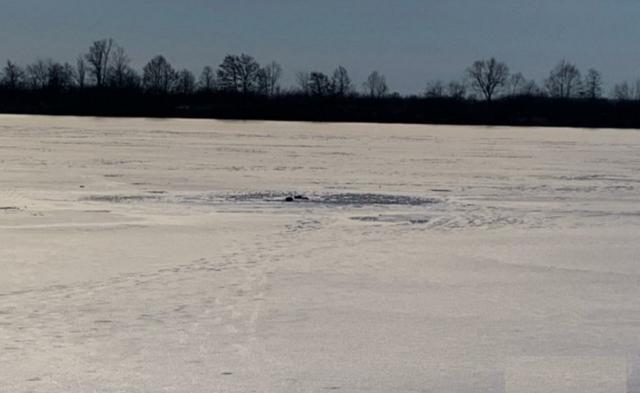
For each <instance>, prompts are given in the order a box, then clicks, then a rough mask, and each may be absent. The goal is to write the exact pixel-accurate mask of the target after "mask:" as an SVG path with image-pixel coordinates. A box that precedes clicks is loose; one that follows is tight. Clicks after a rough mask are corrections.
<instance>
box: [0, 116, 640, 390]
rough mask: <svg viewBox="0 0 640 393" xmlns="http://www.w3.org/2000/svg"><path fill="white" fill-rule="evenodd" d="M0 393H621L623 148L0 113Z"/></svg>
mask: <svg viewBox="0 0 640 393" xmlns="http://www.w3.org/2000/svg"><path fill="white" fill-rule="evenodd" d="M0 168H1V171H0V269H1V271H2V274H0V391H2V392H11V393H13V392H25V393H26V392H36V393H52V392H65V393H68V392H77V393H85V392H86V393H89V392H91V393H93V392H99V393H103V392H104V393H116V392H118V393H120V392H122V393H152V392H153V393H155V392H175V393H209V392H230V393H246V392H325V391H336V392H379V393H383V392H384V393H387V392H459V393H472V392H473V393H476V392H499V393H510V392H518V393H520V392H525V393H527V392H575V393H578V392H580V393H584V392H602V393H605V392H607V393H611V392H620V393H623V392H635V393H637V392H640V132H638V131H634V130H582V129H538V128H528V129H524V128H522V129H521V128H485V127H444V126H413V125H375V124H311V123H278V122H231V121H224V122H223V121H208V120H144V119H91V118H86V119H81V118H62V117H61V118H54V117H30V116H0Z"/></svg>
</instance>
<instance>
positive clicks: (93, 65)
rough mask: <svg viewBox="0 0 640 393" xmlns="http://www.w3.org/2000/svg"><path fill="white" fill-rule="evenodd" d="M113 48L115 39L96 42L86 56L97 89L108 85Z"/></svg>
mask: <svg viewBox="0 0 640 393" xmlns="http://www.w3.org/2000/svg"><path fill="white" fill-rule="evenodd" d="M112 47H113V39H111V38H109V39H103V40H99V41H95V42H94V43H93V44H92V45H91V47H90V48H89V52H88V53H87V54H86V55H85V59H86V60H87V63H88V64H89V72H90V73H91V75H92V76H93V79H94V82H95V84H96V86H97V87H103V86H104V85H105V83H106V79H107V68H108V66H109V56H110V55H111V48H112Z"/></svg>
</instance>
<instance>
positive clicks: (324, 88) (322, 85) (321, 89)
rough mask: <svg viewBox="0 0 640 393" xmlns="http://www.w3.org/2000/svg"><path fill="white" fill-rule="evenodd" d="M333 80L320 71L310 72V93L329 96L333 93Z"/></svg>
mask: <svg viewBox="0 0 640 393" xmlns="http://www.w3.org/2000/svg"><path fill="white" fill-rule="evenodd" d="M331 87H332V86H331V80H330V79H329V77H328V76H327V75H326V74H324V73H322V72H318V71H314V72H312V73H311V74H309V93H310V94H311V95H314V96H327V95H330V94H331V93H332V88H331Z"/></svg>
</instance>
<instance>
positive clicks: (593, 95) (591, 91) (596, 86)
mask: <svg viewBox="0 0 640 393" xmlns="http://www.w3.org/2000/svg"><path fill="white" fill-rule="evenodd" d="M582 87H583V94H584V95H585V97H587V98H590V99H592V100H595V99H597V98H600V97H602V74H601V73H600V72H599V71H597V70H595V69H593V68H590V69H589V70H588V71H587V75H585V77H584V81H583V82H582Z"/></svg>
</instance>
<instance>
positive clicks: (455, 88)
mask: <svg viewBox="0 0 640 393" xmlns="http://www.w3.org/2000/svg"><path fill="white" fill-rule="evenodd" d="M447 94H448V95H449V97H451V98H453V99H454V100H463V99H465V98H466V96H467V85H466V84H465V83H464V81H460V82H459V81H451V82H449V84H448V85H447Z"/></svg>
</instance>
